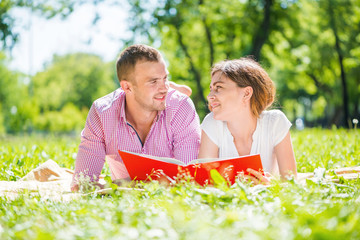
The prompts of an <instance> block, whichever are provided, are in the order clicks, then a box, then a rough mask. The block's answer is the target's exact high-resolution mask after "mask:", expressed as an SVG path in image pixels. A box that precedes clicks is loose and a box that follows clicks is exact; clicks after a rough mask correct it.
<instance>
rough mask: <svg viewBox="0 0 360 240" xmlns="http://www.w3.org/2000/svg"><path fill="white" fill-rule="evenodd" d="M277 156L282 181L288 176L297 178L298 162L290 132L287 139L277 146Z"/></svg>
mask: <svg viewBox="0 0 360 240" xmlns="http://www.w3.org/2000/svg"><path fill="white" fill-rule="evenodd" d="M274 151H275V154H276V158H277V161H278V164H279V171H280V175H281V178H282V179H285V177H286V176H291V175H294V176H295V178H296V176H297V171H296V161H295V155H294V150H293V146H292V143H291V138H290V131H289V132H288V133H287V134H286V136H285V138H284V139H283V140H282V141H281V142H280V143H279V144H278V145H276V146H275V149H274Z"/></svg>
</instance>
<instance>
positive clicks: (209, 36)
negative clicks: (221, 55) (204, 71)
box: [199, 0, 214, 67]
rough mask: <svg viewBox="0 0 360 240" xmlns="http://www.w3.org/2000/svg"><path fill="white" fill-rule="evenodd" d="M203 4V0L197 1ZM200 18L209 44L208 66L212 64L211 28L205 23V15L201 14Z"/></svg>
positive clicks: (212, 44)
mask: <svg viewBox="0 0 360 240" xmlns="http://www.w3.org/2000/svg"><path fill="white" fill-rule="evenodd" d="M203 4H204V0H200V1H199V6H201V5H203ZM201 20H202V22H203V24H204V29H205V33H206V40H207V42H208V44H209V53H210V62H209V63H210V67H212V66H213V64H214V43H213V40H212V34H211V30H210V27H209V26H208V24H207V19H206V16H205V15H204V16H202V17H201Z"/></svg>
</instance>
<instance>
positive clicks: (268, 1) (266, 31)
mask: <svg viewBox="0 0 360 240" xmlns="http://www.w3.org/2000/svg"><path fill="white" fill-rule="evenodd" d="M264 1H265V5H264V18H263V21H262V23H261V25H260V27H259V29H258V31H257V32H256V33H255V37H254V39H253V43H252V49H251V53H250V54H251V55H253V56H254V57H255V60H257V61H260V52H261V48H262V47H263V45H264V44H265V42H266V41H267V40H268V38H269V35H270V15H271V6H272V5H273V0H264Z"/></svg>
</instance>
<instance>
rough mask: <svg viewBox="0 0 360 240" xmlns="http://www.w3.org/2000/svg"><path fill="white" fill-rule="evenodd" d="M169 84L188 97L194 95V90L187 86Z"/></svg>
mask: <svg viewBox="0 0 360 240" xmlns="http://www.w3.org/2000/svg"><path fill="white" fill-rule="evenodd" d="M169 84H170V87H171V88H173V89H175V90H178V91H179V92H181V93H183V94H185V95H187V96H188V97H190V95H191V93H192V90H191V88H190V87H189V86H186V85H180V84H177V83H174V82H172V81H169Z"/></svg>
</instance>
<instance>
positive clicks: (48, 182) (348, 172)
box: [0, 159, 360, 201]
mask: <svg viewBox="0 0 360 240" xmlns="http://www.w3.org/2000/svg"><path fill="white" fill-rule="evenodd" d="M73 174H74V171H73V170H71V169H67V168H62V167H60V166H59V165H58V164H57V163H56V162H55V161H53V160H51V159H49V160H47V161H46V162H44V163H43V164H41V165H40V166H38V167H37V168H35V169H33V170H31V171H30V172H29V173H28V174H26V176H24V177H23V178H21V179H20V180H18V181H0V197H1V196H6V197H7V198H9V199H13V198H16V197H17V196H18V195H19V194H20V193H24V192H27V193H29V194H30V195H35V194H39V195H40V196H41V197H42V198H49V199H57V200H62V201H64V200H65V201H66V200H71V199H74V198H76V197H79V196H81V195H82V194H80V193H73V192H71V190H70V184H71V180H72V176H73ZM103 178H104V176H103V175H100V178H99V182H101V183H104V182H105V181H104V179H103ZM319 178H322V179H323V180H325V181H332V182H339V181H340V179H342V178H343V179H357V178H360V166H355V167H346V168H337V169H333V170H328V171H325V169H321V168H320V169H315V171H314V172H309V173H298V179H297V180H298V182H299V183H300V184H301V183H304V182H305V180H306V179H310V180H316V179H319ZM120 189H122V190H134V189H133V188H120ZM109 190H110V189H103V190H99V191H97V193H99V194H104V193H107V192H108V191H109ZM137 190H139V189H137Z"/></svg>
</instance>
